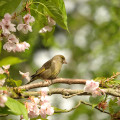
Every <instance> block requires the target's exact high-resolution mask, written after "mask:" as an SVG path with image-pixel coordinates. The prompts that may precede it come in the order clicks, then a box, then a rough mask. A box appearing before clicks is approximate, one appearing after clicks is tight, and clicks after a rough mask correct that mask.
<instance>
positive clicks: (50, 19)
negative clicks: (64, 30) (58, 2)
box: [48, 16, 56, 26]
mask: <svg viewBox="0 0 120 120" xmlns="http://www.w3.org/2000/svg"><path fill="white" fill-rule="evenodd" d="M48 25H49V26H54V25H56V22H55V21H54V20H53V19H52V18H51V17H50V16H48Z"/></svg>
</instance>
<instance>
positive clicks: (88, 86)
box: [84, 80, 99, 93]
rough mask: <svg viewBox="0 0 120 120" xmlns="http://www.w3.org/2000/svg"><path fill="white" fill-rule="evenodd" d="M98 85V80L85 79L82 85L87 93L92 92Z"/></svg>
mask: <svg viewBox="0 0 120 120" xmlns="http://www.w3.org/2000/svg"><path fill="white" fill-rule="evenodd" d="M98 87H99V82H95V81H93V80H87V81H86V85H85V87H84V91H85V92H88V93H92V92H93V91H95V90H96V89H97V88H98Z"/></svg>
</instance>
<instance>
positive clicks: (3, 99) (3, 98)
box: [0, 95, 7, 107]
mask: <svg viewBox="0 0 120 120" xmlns="http://www.w3.org/2000/svg"><path fill="white" fill-rule="evenodd" d="M6 101H7V96H6V95H1V96H0V106H1V107H5V102H6Z"/></svg>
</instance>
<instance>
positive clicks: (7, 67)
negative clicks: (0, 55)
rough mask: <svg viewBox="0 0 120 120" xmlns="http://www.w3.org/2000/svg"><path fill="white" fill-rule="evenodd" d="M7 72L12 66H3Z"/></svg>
mask: <svg viewBox="0 0 120 120" xmlns="http://www.w3.org/2000/svg"><path fill="white" fill-rule="evenodd" d="M2 67H3V68H4V69H5V70H8V69H9V68H10V65H3V66H2Z"/></svg>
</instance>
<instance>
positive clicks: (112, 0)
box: [0, 0, 120, 120]
mask: <svg viewBox="0 0 120 120" xmlns="http://www.w3.org/2000/svg"><path fill="white" fill-rule="evenodd" d="M64 2H65V6H66V10H67V15H68V28H69V31H70V33H68V32H67V31H65V30H63V29H62V28H60V27H59V26H56V28H55V33H54V35H53V36H51V37H50V38H49V39H48V40H47V41H46V40H44V39H43V37H42V36H41V35H40V34H39V33H38V31H39V24H40V23H36V24H34V25H33V32H32V33H29V34H27V35H24V34H22V33H17V36H19V39H20V40H21V41H24V40H26V41H27V42H28V43H30V45H31V47H30V50H26V51H25V52H24V53H7V52H6V51H4V50H3V49H2V52H1V55H0V59H2V58H4V57H6V56H10V55H12V56H19V57H20V58H22V59H26V60H27V61H26V62H24V63H21V64H17V65H13V66H11V68H10V73H11V76H12V77H13V78H14V79H22V78H21V76H20V75H19V70H20V71H23V72H30V74H31V75H32V74H33V73H34V72H35V71H36V70H37V69H38V68H39V67H41V65H42V64H43V63H45V62H46V61H47V60H49V59H50V58H51V57H53V56H54V55H57V54H62V55H64V56H65V57H66V59H67V61H68V64H67V65H64V66H63V68H62V71H61V73H60V74H59V77H63V78H83V79H95V78H96V77H109V76H111V75H112V73H113V72H119V71H120V0H65V1H64ZM2 43H3V44H4V42H2ZM58 87H63V88H71V89H82V88H83V86H82V85H63V84H57V85H52V86H50V87H49V88H58ZM38 90H39V89H38ZM88 98H89V97H88V96H76V97H73V98H70V99H64V98H62V96H61V95H52V96H51V97H50V101H51V103H52V105H53V106H56V107H59V108H62V109H70V108H72V107H73V106H74V105H75V104H77V102H78V101H79V100H85V101H88ZM7 118H9V119H10V117H7ZM2 119H3V118H1V120H2ZM4 119H5V118H4ZM16 119H17V118H16ZM48 119H49V120H96V119H97V120H110V117H109V116H108V115H106V114H104V113H101V112H99V111H97V110H93V109H92V108H91V107H87V106H85V105H81V106H80V107H79V108H78V109H76V110H75V111H73V112H70V113H62V114H55V115H53V116H51V117H48Z"/></svg>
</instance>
